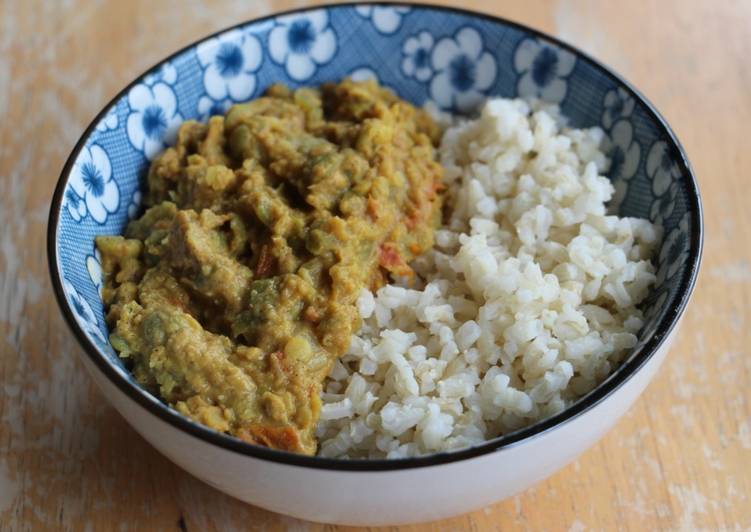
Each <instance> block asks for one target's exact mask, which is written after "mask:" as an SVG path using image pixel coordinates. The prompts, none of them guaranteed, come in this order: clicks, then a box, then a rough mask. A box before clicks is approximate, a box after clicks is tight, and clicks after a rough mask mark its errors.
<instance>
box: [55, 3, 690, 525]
mask: <svg viewBox="0 0 751 532" xmlns="http://www.w3.org/2000/svg"><path fill="white" fill-rule="evenodd" d="M348 75H349V76H352V77H354V78H355V79H362V78H368V77H375V78H377V79H378V80H379V81H380V82H381V83H382V84H384V85H386V86H388V87H390V88H392V89H393V90H395V91H396V92H397V93H398V94H399V95H400V96H401V97H403V98H405V99H407V100H410V101H412V102H414V103H416V104H423V103H425V102H427V101H432V102H434V103H435V104H436V105H438V106H439V107H440V108H442V109H444V110H447V111H451V112H458V113H467V112H472V110H473V109H475V108H476V107H477V106H478V104H480V103H481V102H482V101H483V100H484V99H485V98H487V97H489V96H498V95H500V96H506V97H509V96H517V95H519V96H534V97H539V98H542V99H543V100H546V101H549V102H554V103H558V104H560V105H561V107H562V110H563V112H564V114H565V115H566V116H568V117H569V119H570V122H571V123H572V125H574V126H578V127H584V126H595V125H598V126H600V127H602V128H603V130H604V131H605V132H606V142H607V146H608V151H609V155H610V157H611V159H612V167H611V171H610V174H611V177H612V179H613V181H614V184H615V187H616V196H615V198H614V199H613V201H612V204H611V208H612V209H613V210H614V211H617V212H618V213H620V214H621V215H628V216H638V217H643V218H649V219H650V220H652V221H653V222H655V223H658V224H660V225H661V226H662V227H663V228H664V235H665V237H664V241H663V244H662V247H661V249H660V252H659V254H658V257H657V258H656V262H657V267H658V282H657V286H656V287H655V289H654V291H653V293H652V294H651V296H650V297H649V299H648V301H647V302H646V314H647V316H648V321H647V324H646V325H645V327H644V329H643V331H642V333H641V338H640V341H639V344H638V345H637V346H636V348H635V349H634V352H633V354H632V355H631V356H630V357H629V358H628V359H627V360H626V362H624V364H623V365H622V366H621V367H620V368H619V369H618V370H617V371H616V372H615V373H614V374H613V375H612V376H611V377H610V378H609V379H608V380H607V381H606V382H605V383H603V384H602V385H601V386H600V387H598V388H597V389H596V390H594V391H593V392H592V393H590V394H589V395H588V396H586V397H585V398H583V399H582V400H581V401H579V402H578V403H577V404H575V405H574V406H573V407H571V408H570V409H568V410H566V411H565V412H563V413H561V414H559V415H557V416H555V417H553V418H550V419H548V420H545V421H543V422H541V423H538V424H537V425H534V426H532V427H529V428H526V429H523V430H520V431H518V432H516V433H514V434H510V435H507V436H504V437H501V438H498V439H496V440H493V441H490V442H488V443H486V444H484V445H481V446H478V447H475V448H471V449H467V450H464V451H459V452H455V453H451V454H436V455H432V456H427V457H423V458H414V459H405V460H394V461H381V460H374V461H367V462H365V461H336V460H330V459H322V458H317V457H305V456H297V455H290V454H285V453H281V452H277V451H273V450H269V449H265V448H260V447H255V446H252V445H249V444H245V443H243V442H240V441H239V440H235V439H234V438H231V437H229V436H225V435H222V434H218V433H216V432H213V431H212V430H210V429H207V428H205V427H203V426H200V425H198V424H196V423H193V422H191V421H190V420H188V419H186V418H184V417H182V416H181V415H180V414H178V413H177V412H176V411H174V410H172V409H170V408H169V407H167V406H166V405H164V404H163V403H161V402H160V401H159V400H158V398H156V397H154V396H152V395H150V394H149V393H148V392H146V391H145V390H143V389H141V388H139V387H138V385H137V384H136V383H135V382H134V380H133V379H132V377H131V376H130V375H129V373H128V371H127V370H126V369H125V368H124V366H123V364H122V362H121V361H120V360H119V359H118V357H117V355H116V353H115V352H114V350H113V349H112V348H111V346H110V345H109V344H108V342H107V330H106V326H105V323H104V318H103V309H102V302H101V299H100V296H99V292H100V289H101V285H102V273H101V265H100V262H99V256H98V254H97V252H96V250H95V247H94V237H95V236H96V235H104V234H118V233H121V232H122V229H123V228H124V226H125V224H126V223H127V222H128V220H129V219H131V218H133V217H134V216H135V215H136V214H137V213H138V212H139V203H140V200H141V182H142V178H143V176H144V174H145V172H146V170H147V168H148V165H149V162H150V161H151V160H152V159H153V158H154V157H155V156H156V155H157V154H158V153H159V152H160V151H161V150H162V149H164V148H165V147H166V146H167V145H169V144H170V143H171V142H172V141H173V140H174V138H175V134H176V131H177V128H178V127H179V125H180V123H181V122H183V121H184V120H187V119H199V120H204V119H206V118H207V117H208V116H210V115H212V114H221V113H223V112H224V111H226V110H227V108H228V107H229V106H230V105H232V104H233V103H234V102H240V101H244V100H248V99H250V98H254V97H256V96H258V95H260V94H261V93H262V92H263V90H264V89H265V88H266V87H267V86H269V85H270V84H271V83H274V82H279V81H281V82H285V83H287V84H289V85H291V86H300V85H317V84H320V83H322V82H324V81H330V80H337V79H340V78H342V77H345V76H348ZM701 247H702V212H701V204H700V199H699V193H698V189H697V185H696V180H695V178H694V176H693V174H692V171H691V168H690V166H689V163H688V160H687V159H686V156H685V154H684V153H683V150H682V148H681V146H680V144H679V143H678V141H677V139H676V138H675V135H674V134H673V132H672V131H671V130H670V128H669V127H668V125H667V124H666V123H665V121H664V119H663V118H662V117H661V116H660V115H659V114H658V113H657V111H655V109H654V108H653V107H652V106H651V105H650V104H649V102H647V101H646V100H645V99H644V98H643V97H642V96H641V95H640V94H639V93H638V92H637V91H636V90H635V89H634V88H633V87H631V85H629V84H628V83H627V82H625V81H624V80H623V79H621V78H620V77H619V76H617V75H616V74H614V73H613V72H611V71H610V70H608V69H607V68H606V67H603V66H602V65H600V64H599V63H597V62H596V61H594V60H592V59H590V58H589V57H587V56H586V55H584V54H582V53H581V52H579V51H577V50H576V49H574V48H572V47H571V46H569V45H566V44H564V43H561V42H559V41H557V40H556V39H553V38H551V37H547V36H544V35H542V34H540V33H539V32H536V31H534V30H531V29H528V28H524V27H522V26H519V25H517V24H513V23H510V22H507V21H504V20H500V19H496V18H493V17H489V16H486V15H480V14H475V13H470V12H466V11H461V10H454V9H446V8H438V7H427V6H417V5H414V6H407V5H404V6H401V5H393V4H391V5H390V4H358V5H340V6H328V7H319V8H313V9H308V10H301V11H294V12H288V13H285V14H282V15H278V16H272V17H267V18H264V19H261V20H257V21H253V22H249V23H243V24H240V25H238V26H236V27H234V28H232V29H230V30H227V31H224V32H221V33H219V34H216V35H213V36H211V37H208V38H206V39H203V40H202V41H200V42H198V43H196V44H193V45H190V46H188V47H187V48H185V49H183V50H181V51H180V52H177V53H176V54H174V55H172V56H171V57H169V58H168V59H167V60H165V61H163V62H161V63H160V64H159V65H158V66H157V67H155V68H154V69H153V70H151V71H149V72H148V73H147V74H145V75H143V76H141V77H139V78H138V79H137V80H136V81H134V82H133V83H131V84H130V86H128V87H127V88H126V89H125V90H123V91H122V92H121V93H120V94H118V95H117V96H116V97H115V99H114V100H113V101H112V102H111V103H110V105H108V106H107V108H106V109H104V110H103V111H102V112H101V113H100V114H99V116H98V117H97V118H96V119H95V120H94V122H93V123H92V124H91V125H90V126H89V127H88V128H87V130H86V132H85V133H84V135H83V136H82V137H81V140H80V141H79V142H78V144H77V145H76V147H75V149H74V150H73V153H72V154H71V156H70V158H69V159H68V161H67V163H66V165H65V167H64V169H63V172H62V175H61V177H60V181H59V183H58V186H57V189H56V190H55V195H54V198H53V202H52V208H51V212H50V221H49V232H48V248H49V250H48V252H49V260H50V271H51V276H52V281H53V286H54V288H55V292H56V295H57V298H58V301H59V303H60V306H61V308H62V311H63V314H64V316H65V318H66V319H67V321H68V323H69V325H70V326H71V328H72V329H73V332H74V333H75V335H76V337H77V338H78V339H79V341H80V342H81V345H82V346H83V348H84V352H85V356H84V357H83V360H84V362H85V365H86V367H87V368H88V369H89V370H90V372H91V374H92V375H93V377H94V379H95V380H96V381H97V383H98V384H99V386H100V387H101V389H102V390H103V392H104V394H105V395H106V396H107V397H108V399H109V400H110V401H111V402H112V403H113V404H114V406H115V407H116V408H117V409H118V410H119V411H120V412H121V413H122V414H123V415H124V416H125V418H126V419H127V420H128V421H129V422H130V423H131V424H132V425H133V426H134V427H135V428H136V430H138V431H139V432H140V433H141V434H142V435H143V436H144V437H145V438H146V439H147V440H149V441H150V442H151V443H152V444H153V445H154V446H155V447H157V448H158V449H159V450H160V451H161V452H163V453H164V454H165V455H166V456H168V457H169V458H170V459H172V460H173V461H175V462H176V463H178V464H179V465H181V466H182V467H184V468H185V469H187V470H188V471H190V472H191V473H193V474H194V475H196V476H197V477H199V478H202V479H204V480H205V481H207V482H208V483H210V484H212V485H214V486H216V487H217V488H219V489H221V490H223V491H225V492H227V493H230V494H232V495H234V496H236V497H238V498H240V499H243V500H245V501H248V502H251V503H254V504H257V505H260V506H263V507H265V508H269V509H272V510H275V511H280V512H285V513H289V514H292V515H295V516H297V517H303V518H307V519H311V520H316V521H327V522H338V523H349V524H385V523H401V522H410V521H421V520H429V519H437V518H440V517H445V516H448V515H452V514H456V513H460V512H463V511H467V510H470V509H472V508H476V507H479V506H481V505H484V504H488V503H491V502H493V501H496V500H499V499H501V498H503V497H506V496H509V495H511V494H513V493H515V492H517V491H519V490H520V489H523V488H524V487H526V486H528V485H530V484H531V483H533V482H536V481H538V480H540V479H542V478H544V477H545V476H547V475H549V474H550V473H552V472H553V471H555V470H556V469H557V468H559V467H561V466H562V465H563V464H565V463H566V462H568V461H569V460H571V459H572V458H573V457H575V456H576V455H577V454H578V453H580V452H581V451H582V450H584V449H586V448H587V447H588V446H589V445H591V444H592V443H593V442H594V441H595V440H596V439H597V438H599V437H600V436H601V435H602V434H603V433H604V432H605V431H606V430H607V429H608V428H609V427H610V426H611V425H612V424H613V423H614V422H615V420H616V419H617V418H618V417H620V415H622V414H623V413H624V412H625V410H626V409H627V408H628V406H629V405H630V404H631V403H632V402H633V401H634V400H635V399H636V397H637V396H638V395H639V393H640V392H641V390H642V389H643V388H644V387H645V386H646V384H647V382H648V381H649V379H650V378H651V376H652V375H653V374H654V372H655V371H656V369H657V367H658V366H659V364H660V362H661V360H662V358H663V357H664V355H665V352H666V350H667V346H668V344H669V341H670V339H671V338H672V336H673V334H674V332H675V328H676V325H677V323H678V321H679V319H680V317H681V315H682V313H683V311H684V309H685V307H686V304H687V302H688V299H689V296H690V294H691V291H692V289H693V285H694V282H695V280H696V275H697V272H698V267H699V262H700V258H701ZM321 488H322V489H321Z"/></svg>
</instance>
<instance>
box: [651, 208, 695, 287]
mask: <svg viewBox="0 0 751 532" xmlns="http://www.w3.org/2000/svg"><path fill="white" fill-rule="evenodd" d="M688 239H689V213H685V214H684V215H683V216H682V217H681V220H680V222H678V226H677V227H674V228H673V229H672V230H671V231H669V232H668V234H667V235H666V236H665V239H664V241H663V243H662V246H661V247H660V254H659V257H658V259H657V262H658V264H659V268H658V269H657V285H658V286H659V285H662V284H663V283H664V282H665V281H667V280H670V279H671V278H672V277H673V276H674V275H675V274H676V273H678V271H679V270H680V268H681V267H682V266H683V265H684V264H685V263H686V259H688V249H689V245H688Z"/></svg>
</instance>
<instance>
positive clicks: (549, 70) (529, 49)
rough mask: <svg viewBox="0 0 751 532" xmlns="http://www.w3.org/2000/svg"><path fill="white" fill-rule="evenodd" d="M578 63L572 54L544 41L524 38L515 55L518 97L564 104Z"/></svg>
mask: <svg viewBox="0 0 751 532" xmlns="http://www.w3.org/2000/svg"><path fill="white" fill-rule="evenodd" d="M575 64H576V57H575V56H574V54H572V53H571V52H567V51H566V50H563V49H561V48H558V47H557V46H555V45H552V44H550V43H548V42H545V41H543V40H540V39H524V40H523V41H522V42H521V44H519V46H518V47H517V49H516V52H514V69H515V70H516V72H517V73H518V74H519V79H518V80H517V83H516V92H517V95H518V96H522V97H525V98H540V99H542V100H544V101H546V102H550V103H561V102H562V101H563V99H564V98H565V97H566V90H567V88H568V87H567V82H566V78H567V77H568V76H569V75H570V74H571V72H572V71H573V70H574V65H575Z"/></svg>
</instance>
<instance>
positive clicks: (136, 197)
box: [128, 190, 141, 220]
mask: <svg viewBox="0 0 751 532" xmlns="http://www.w3.org/2000/svg"><path fill="white" fill-rule="evenodd" d="M140 210H141V191H140V190H136V191H135V192H133V196H131V198H130V203H129V204H128V220H132V219H134V218H135V217H136V216H137V215H138V212H139V211H140Z"/></svg>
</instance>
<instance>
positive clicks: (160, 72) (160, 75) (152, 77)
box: [143, 61, 177, 87]
mask: <svg viewBox="0 0 751 532" xmlns="http://www.w3.org/2000/svg"><path fill="white" fill-rule="evenodd" d="M160 81H161V82H162V83H166V84H167V85H174V84H175V82H176V81H177V68H175V65H173V64H172V63H171V62H170V61H166V62H165V63H164V64H163V65H162V66H160V67H157V68H155V69H154V70H152V71H151V72H149V73H148V74H146V75H145V76H144V77H143V82H144V83H145V84H146V85H148V86H149V87H153V86H154V85H156V84H157V83H159V82H160Z"/></svg>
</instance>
